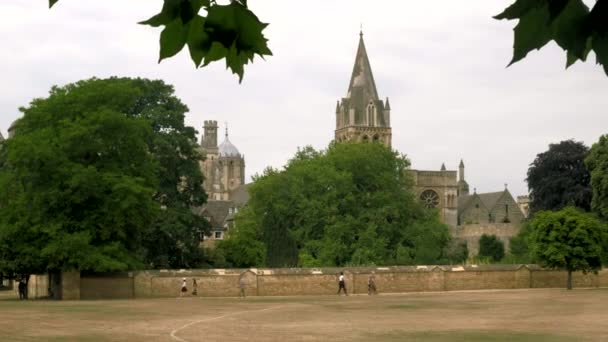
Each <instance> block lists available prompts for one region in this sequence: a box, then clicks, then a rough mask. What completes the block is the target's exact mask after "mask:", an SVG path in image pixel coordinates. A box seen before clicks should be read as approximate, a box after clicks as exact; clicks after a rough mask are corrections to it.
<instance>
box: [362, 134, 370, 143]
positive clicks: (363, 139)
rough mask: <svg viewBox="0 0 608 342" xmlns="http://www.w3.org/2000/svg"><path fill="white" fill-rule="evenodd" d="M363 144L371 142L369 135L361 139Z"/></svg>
mask: <svg viewBox="0 0 608 342" xmlns="http://www.w3.org/2000/svg"><path fill="white" fill-rule="evenodd" d="M361 140H362V141H363V142H368V141H369V137H368V136H367V135H364V136H363V138H362V139H361Z"/></svg>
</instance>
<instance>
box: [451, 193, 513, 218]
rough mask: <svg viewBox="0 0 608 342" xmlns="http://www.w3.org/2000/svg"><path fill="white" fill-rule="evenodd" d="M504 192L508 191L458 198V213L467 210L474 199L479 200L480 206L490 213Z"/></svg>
mask: <svg viewBox="0 0 608 342" xmlns="http://www.w3.org/2000/svg"><path fill="white" fill-rule="evenodd" d="M505 192H507V193H508V192H509V190H503V191H497V192H486V193H483V194H478V193H474V194H471V195H464V196H459V197H458V213H459V214H460V213H461V212H462V211H464V210H465V209H467V208H468V207H469V205H470V204H471V202H472V201H473V199H474V198H475V197H478V198H479V201H480V202H481V204H482V205H483V206H484V207H486V209H487V210H489V211H491V210H492V209H494V207H495V206H496V204H497V203H498V200H500V199H501V198H502V196H503V195H504V193H505Z"/></svg>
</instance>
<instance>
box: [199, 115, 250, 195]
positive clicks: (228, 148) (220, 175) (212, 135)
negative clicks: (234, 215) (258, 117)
mask: <svg viewBox="0 0 608 342" xmlns="http://www.w3.org/2000/svg"><path fill="white" fill-rule="evenodd" d="M217 132H218V125H217V121H214V120H208V121H205V125H204V126H203V137H202V139H201V149H202V151H203V153H204V155H205V160H203V161H202V162H201V163H200V167H201V171H202V173H203V175H204V176H205V181H204V183H203V186H204V188H205V192H206V193H207V195H208V196H209V200H214V201H228V200H231V199H232V198H231V193H232V191H234V190H235V189H236V188H238V187H239V186H241V185H243V184H245V157H244V156H243V155H242V154H241V153H240V152H239V150H238V149H237V148H236V146H234V145H233V144H232V142H230V140H229V139H228V127H226V135H225V137H224V141H223V142H222V143H221V144H220V145H219V146H218V145H217Z"/></svg>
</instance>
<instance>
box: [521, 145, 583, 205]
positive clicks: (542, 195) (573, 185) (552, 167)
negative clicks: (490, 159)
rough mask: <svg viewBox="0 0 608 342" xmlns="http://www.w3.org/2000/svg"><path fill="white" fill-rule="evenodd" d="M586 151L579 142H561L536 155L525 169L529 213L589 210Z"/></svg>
mask: <svg viewBox="0 0 608 342" xmlns="http://www.w3.org/2000/svg"><path fill="white" fill-rule="evenodd" d="M588 152H589V149H588V148H587V146H585V145H584V144H583V143H582V142H575V141H573V140H564V141H562V142H560V143H558V144H550V145H549V150H548V151H546V152H543V153H539V154H538V155H537V156H536V158H535V159H534V161H533V162H532V164H530V168H529V169H528V178H527V179H526V181H527V182H528V188H529V189H530V197H531V203H530V212H531V213H532V214H534V213H535V212H538V211H541V210H559V209H561V208H563V207H565V206H567V205H574V206H576V207H579V208H581V209H583V210H586V211H588V210H590V208H591V194H592V191H591V186H590V184H589V182H590V175H589V171H587V168H586V167H585V163H584V161H585V157H586V156H587V154H588Z"/></svg>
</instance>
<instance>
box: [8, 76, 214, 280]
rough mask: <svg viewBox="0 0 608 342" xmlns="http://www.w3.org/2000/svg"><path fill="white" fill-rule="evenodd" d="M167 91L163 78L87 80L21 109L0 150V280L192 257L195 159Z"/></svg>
mask: <svg viewBox="0 0 608 342" xmlns="http://www.w3.org/2000/svg"><path fill="white" fill-rule="evenodd" d="M172 93H173V89H172V87H170V86H167V85H165V84H164V83H162V81H149V80H141V79H126V78H124V79H119V78H110V79H106V80H99V79H90V80H86V81H80V82H77V83H75V84H69V85H66V86H64V87H53V88H52V89H51V91H50V95H49V97H48V98H45V99H35V100H33V101H32V102H31V104H30V106H29V107H27V108H22V109H21V110H22V112H23V114H24V116H23V118H21V119H20V120H19V121H18V122H17V124H16V126H15V136H14V137H13V138H11V139H8V140H7V141H6V142H5V143H4V146H3V148H2V150H1V151H0V192H2V193H1V194H0V255H1V256H2V260H3V261H2V264H1V265H0V269H1V270H2V272H3V273H9V274H13V275H14V274H29V273H41V272H45V271H47V270H48V271H52V272H54V271H60V270H72V269H78V270H90V271H114V270H124V269H129V268H134V267H141V265H142V263H141V262H142V260H143V261H145V262H146V263H147V264H150V260H149V259H150V256H152V255H156V256H158V255H163V253H162V250H161V249H169V250H170V249H171V248H172V247H174V246H176V245H179V246H181V248H182V250H183V249H185V248H186V247H187V248H192V245H194V248H196V249H197V250H198V241H199V237H198V236H199V234H200V231H201V230H203V231H204V228H205V226H204V224H205V223H200V222H199V221H204V220H202V219H199V218H197V217H195V215H194V214H193V213H192V212H191V210H190V206H191V205H197V204H198V205H200V204H202V203H203V202H204V200H205V198H206V197H205V194H204V192H203V191H202V188H201V184H200V183H201V182H202V176H201V175H200V171H199V169H198V160H200V154H199V153H198V152H197V150H196V149H195V142H194V140H193V139H194V137H195V131H194V129H192V128H191V127H185V126H184V125H183V115H184V112H185V111H187V107H185V106H184V105H183V104H181V102H180V101H179V100H178V99H176V98H175V97H174V96H173V95H172ZM161 208H163V210H161ZM158 227H162V228H163V229H164V230H165V231H166V232H167V235H169V236H170V238H166V236H163V235H161V234H157V232H155V231H154V230H155V229H156V228H158ZM150 236H152V238H150ZM151 242H153V243H151ZM184 246H186V247H184ZM190 250H192V249H190ZM177 255H178V256H180V257H183V254H182V255H180V254H177ZM174 264H180V263H179V262H175V263H174ZM182 264H184V262H183V259H182Z"/></svg>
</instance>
